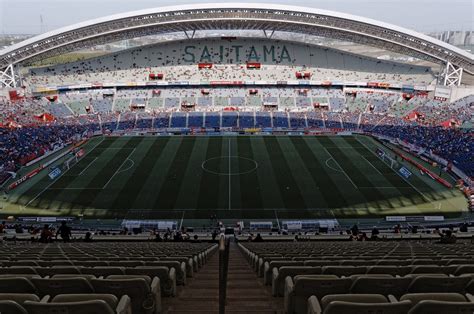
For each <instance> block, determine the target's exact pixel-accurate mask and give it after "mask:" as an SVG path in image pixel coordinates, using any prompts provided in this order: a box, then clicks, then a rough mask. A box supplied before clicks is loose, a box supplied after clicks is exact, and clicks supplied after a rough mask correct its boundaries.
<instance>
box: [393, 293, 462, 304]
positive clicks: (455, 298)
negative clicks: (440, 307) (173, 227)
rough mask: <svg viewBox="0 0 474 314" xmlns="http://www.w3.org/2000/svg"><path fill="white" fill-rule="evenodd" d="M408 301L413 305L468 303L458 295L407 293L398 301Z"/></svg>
mask: <svg viewBox="0 0 474 314" xmlns="http://www.w3.org/2000/svg"><path fill="white" fill-rule="evenodd" d="M404 300H409V301H411V302H412V303H413V305H415V304H418V303H419V302H421V301H426V300H429V301H447V302H468V301H469V299H468V298H466V297H465V296H464V295H462V294H460V293H448V292H445V293H408V294H404V295H403V296H401V297H400V301H404Z"/></svg>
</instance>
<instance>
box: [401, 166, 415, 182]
mask: <svg viewBox="0 0 474 314" xmlns="http://www.w3.org/2000/svg"><path fill="white" fill-rule="evenodd" d="M398 172H400V174H401V175H402V176H403V177H404V178H405V179H409V178H410V177H411V175H412V173H411V171H410V170H408V169H407V168H405V167H401V168H400V170H398Z"/></svg>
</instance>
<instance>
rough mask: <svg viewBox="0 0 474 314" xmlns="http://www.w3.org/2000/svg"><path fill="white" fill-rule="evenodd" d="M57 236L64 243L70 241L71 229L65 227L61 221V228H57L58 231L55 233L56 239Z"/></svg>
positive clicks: (64, 223)
mask: <svg viewBox="0 0 474 314" xmlns="http://www.w3.org/2000/svg"><path fill="white" fill-rule="evenodd" d="M58 234H60V235H61V238H62V239H63V241H64V242H69V241H71V237H72V233H71V228H70V227H69V226H67V225H66V222H65V221H61V227H59V229H58V231H57V232H56V237H58Z"/></svg>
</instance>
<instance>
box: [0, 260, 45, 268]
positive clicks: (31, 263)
mask: <svg viewBox="0 0 474 314" xmlns="http://www.w3.org/2000/svg"><path fill="white" fill-rule="evenodd" d="M2 265H3V266H8V267H11V266H39V264H38V261H35V260H22V261H4V262H2Z"/></svg>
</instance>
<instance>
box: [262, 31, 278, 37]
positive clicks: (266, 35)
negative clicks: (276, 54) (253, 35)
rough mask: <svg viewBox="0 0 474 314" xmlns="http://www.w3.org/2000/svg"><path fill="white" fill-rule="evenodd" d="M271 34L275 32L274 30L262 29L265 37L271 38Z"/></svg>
mask: <svg viewBox="0 0 474 314" xmlns="http://www.w3.org/2000/svg"><path fill="white" fill-rule="evenodd" d="M273 34H275V30H271V31H267V30H266V29H264V30H263V35H265V38H269V39H271V38H272V37H273Z"/></svg>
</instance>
